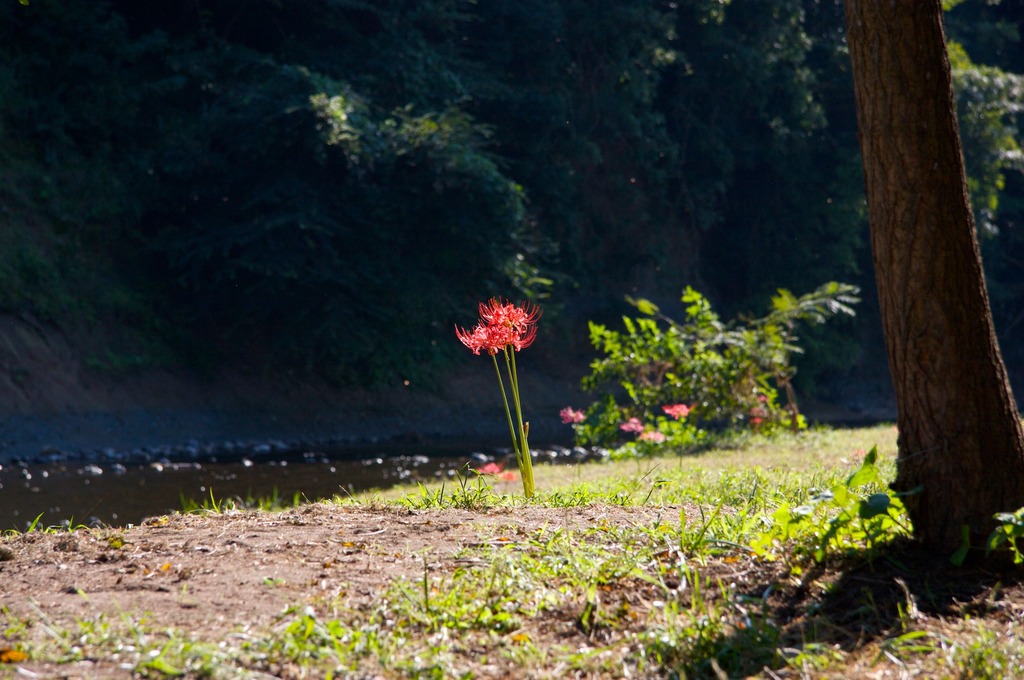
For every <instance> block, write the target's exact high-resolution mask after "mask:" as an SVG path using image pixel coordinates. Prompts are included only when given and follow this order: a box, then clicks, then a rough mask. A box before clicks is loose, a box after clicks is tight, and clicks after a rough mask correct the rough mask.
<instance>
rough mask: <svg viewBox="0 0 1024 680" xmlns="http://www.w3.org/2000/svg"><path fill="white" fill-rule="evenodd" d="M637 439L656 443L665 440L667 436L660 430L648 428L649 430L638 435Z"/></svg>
mask: <svg viewBox="0 0 1024 680" xmlns="http://www.w3.org/2000/svg"><path fill="white" fill-rule="evenodd" d="M637 439H639V440H640V441H644V442H654V443H656V444H660V443H661V442H663V441H665V439H666V437H665V435H664V434H662V433H661V432H658V431H657V430H648V431H647V432H644V433H643V434H641V435H640V436H639V437H637Z"/></svg>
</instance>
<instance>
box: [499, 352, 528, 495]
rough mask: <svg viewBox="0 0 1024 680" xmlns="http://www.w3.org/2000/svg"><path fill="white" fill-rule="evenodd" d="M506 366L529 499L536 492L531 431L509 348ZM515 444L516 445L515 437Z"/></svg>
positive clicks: (525, 490)
mask: <svg viewBox="0 0 1024 680" xmlns="http://www.w3.org/2000/svg"><path fill="white" fill-rule="evenodd" d="M505 366H506V368H508V375H509V382H510V383H511V386H512V401H513V403H514V404H515V407H516V420H517V422H518V424H519V446H518V450H517V451H516V457H517V458H518V460H519V472H520V474H522V477H523V493H524V494H525V495H526V497H527V498H532V497H533V491H534V487H533V457H532V456H531V455H530V444H529V442H528V441H527V434H528V432H529V430H528V426H526V425H524V424H523V407H522V404H521V403H520V401H519V374H518V373H517V372H516V354H515V351H513V350H512V349H510V348H508V347H506V348H505ZM506 409H507V406H506ZM510 420H511V416H510ZM513 444H515V437H514V436H513Z"/></svg>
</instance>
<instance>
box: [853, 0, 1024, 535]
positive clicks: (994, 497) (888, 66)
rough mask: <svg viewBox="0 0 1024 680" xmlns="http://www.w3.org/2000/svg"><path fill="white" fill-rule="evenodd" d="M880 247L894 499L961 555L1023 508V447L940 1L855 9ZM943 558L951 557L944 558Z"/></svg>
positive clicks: (868, 1)
mask: <svg viewBox="0 0 1024 680" xmlns="http://www.w3.org/2000/svg"><path fill="white" fill-rule="evenodd" d="M846 24H847V39H848V42H849V48H850V59H851V62H852V66H853V80H854V87H855V89H856V95H857V123H858V128H859V134H860V145H861V152H862V154H863V161H864V178H865V184H866V187H867V198H868V211H869V216H870V222H871V243H872V249H873V255H874V264H875V276H876V278H877V282H878V294H879V300H880V304H881V313H882V324H883V329H884V333H885V341H886V346H887V349H888V355H889V368H890V370H891V372H892V377H893V382H894V386H895V391H896V405H897V414H898V415H897V417H898V422H897V425H898V427H899V455H898V459H897V460H898V462H897V467H898V471H897V475H896V480H895V482H894V483H893V489H894V490H896V491H910V490H911V489H915V488H918V487H920V489H921V491H920V492H919V493H916V494H914V495H911V496H908V497H907V498H906V499H905V502H906V504H907V510H908V512H909V514H910V518H911V520H912V521H913V524H914V535H915V538H917V539H918V540H919V541H920V542H922V543H923V544H925V545H927V546H929V547H932V548H934V549H936V550H938V551H952V550H954V549H956V548H957V547H958V546H959V545H960V542H961V536H962V531H963V527H965V526H966V527H968V528H969V530H970V535H971V537H972V543H974V544H976V545H977V544H979V543H980V542H981V541H983V540H984V538H985V537H986V536H987V535H988V533H989V532H990V531H991V529H992V527H993V526H994V524H993V521H992V515H993V514H994V513H996V512H1002V511H1013V510H1016V509H1017V508H1019V507H1021V506H1024V433H1022V431H1021V424H1020V417H1019V415H1018V413H1017V410H1016V406H1015V404H1014V400H1013V396H1012V394H1011V392H1010V386H1009V382H1008V380H1007V376H1006V369H1005V367H1004V364H1003V361H1002V357H1001V356H1000V353H999V346H998V344H997V342H996V338H995V333H994V330H993V326H992V316H991V312H990V310H989V304H988V292H987V290H986V287H985V279H984V277H983V275H982V268H981V257H980V254H979V250H978V241H977V236H976V233H975V225H974V217H973V215H972V213H971V208H970V203H969V200H968V194H967V182H966V179H965V174H964V164H963V154H962V151H961V147H960V135H959V131H958V127H957V122H956V113H955V108H954V100H953V93H952V87H951V82H950V68H949V59H948V56H947V53H946V41H945V35H944V33H943V27H942V9H941V6H940V0H847V2H846ZM947 554H948V553H947Z"/></svg>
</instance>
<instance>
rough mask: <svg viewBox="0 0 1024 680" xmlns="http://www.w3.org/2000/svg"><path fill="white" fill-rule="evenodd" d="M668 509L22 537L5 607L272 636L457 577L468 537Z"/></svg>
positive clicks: (231, 517)
mask: <svg viewBox="0 0 1024 680" xmlns="http://www.w3.org/2000/svg"><path fill="white" fill-rule="evenodd" d="M665 512H666V510H665V509H664V508H661V509H655V508H633V509H626V508H620V507H614V506H600V507H585V508H567V509H565V510H552V509H550V508H535V507H523V508H517V509H516V511H515V512H514V513H512V514H510V513H508V512H507V511H506V510H502V511H493V512H488V511H485V510H479V511H468V510H429V511H415V510H405V509H398V508H367V507H350V506H335V505H328V504H315V505H308V506H302V507H299V508H296V509H293V510H287V511H284V512H278V513H263V512H255V511H244V512H243V511H228V512H225V513H222V514H209V515H172V516H165V517H156V518H152V519H150V520H147V521H146V522H145V523H144V524H143V525H142V526H138V527H134V528H129V529H99V530H80V531H77V532H73V533H56V534H54V533H49V534H44V533H30V534H21V535H18V536H12V537H7V538H6V539H2V540H0V560H2V561H0V603H2V605H3V607H4V608H6V609H7V610H8V612H9V617H13V618H15V619H27V620H33V621H40V620H42V621H45V622H46V623H47V625H48V626H50V627H52V628H55V629H69V628H70V629H74V627H75V623H76V621H81V620H95V619H96V618H97V616H99V615H100V614H103V615H105V616H106V617H108V618H109V619H110V620H116V619H117V618H118V617H119V616H121V615H122V614H125V613H131V614H132V615H134V616H136V617H139V616H144V617H145V619H146V621H147V625H148V626H149V627H151V628H154V629H164V628H169V627H170V628H177V629H180V630H185V631H188V633H189V634H193V635H197V636H199V637H200V638H202V639H205V640H218V639H223V638H224V636H226V635H229V634H231V633H236V632H237V631H239V629H241V628H244V629H245V630H251V631H253V634H259V632H260V631H264V632H265V631H268V630H270V629H272V627H273V624H274V623H275V621H276V619H277V617H278V616H279V615H281V614H282V612H283V611H284V609H285V608H286V607H289V606H304V605H306V604H312V605H315V604H317V603H322V602H325V601H327V602H329V601H332V600H334V599H335V598H338V597H343V598H344V599H345V602H346V605H347V606H349V607H354V608H358V607H360V605H367V604H369V603H370V602H371V601H372V600H373V599H374V598H375V597H377V596H379V595H380V594H381V592H382V589H383V588H384V587H386V586H387V584H388V583H390V582H391V581H392V580H394V579H397V578H411V579H416V578H420V577H422V575H423V569H424V564H427V565H428V567H429V569H430V570H431V571H432V572H434V571H436V572H439V573H442V574H444V573H450V572H451V571H453V570H454V569H455V568H456V567H457V566H458V565H459V563H460V559H459V557H458V556H457V555H458V552H459V551H460V550H461V549H462V548H464V547H465V546H467V545H474V544H478V543H480V542H482V541H511V540H516V537H521V536H523V535H526V534H527V533H529V532H531V531H533V530H536V529H538V528H539V527H544V528H545V529H547V530H557V529H558V528H567V529H582V528H585V527H592V526H596V525H598V524H600V523H604V524H606V525H608V526H613V527H614V526H627V525H631V524H636V523H645V522H649V521H651V520H653V518H654V517H655V516H657V515H659V514H663V513H665ZM676 512H677V513H678V510H676ZM2 646H3V645H2V639H0V647H2ZM19 666H20V668H22V669H23V670H24V671H26V672H28V673H36V674H37V676H36V677H46V678H55V677H60V678H94V677H124V676H125V675H126V674H125V671H124V670H123V669H120V668H118V666H117V664H116V663H114V662H113V661H111V660H109V659H92V660H89V661H82V662H78V663H75V664H64V665H59V666H55V665H52V664H41V663H35V662H32V661H31V660H30V661H28V662H26V663H23V664H19ZM2 673H3V668H2V667H0V675H2Z"/></svg>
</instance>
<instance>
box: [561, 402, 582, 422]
mask: <svg viewBox="0 0 1024 680" xmlns="http://www.w3.org/2000/svg"><path fill="white" fill-rule="evenodd" d="M558 415H560V416H561V417H562V422H563V423H565V424H566V425H568V424H570V423H572V424H574V425H575V424H577V423H582V422H583V421H584V420H586V419H587V414H586V413H584V412H583V411H577V410H576V409H574V408H573V407H572V406H566V407H565V408H563V409H562V410H561V411H559V412H558Z"/></svg>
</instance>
